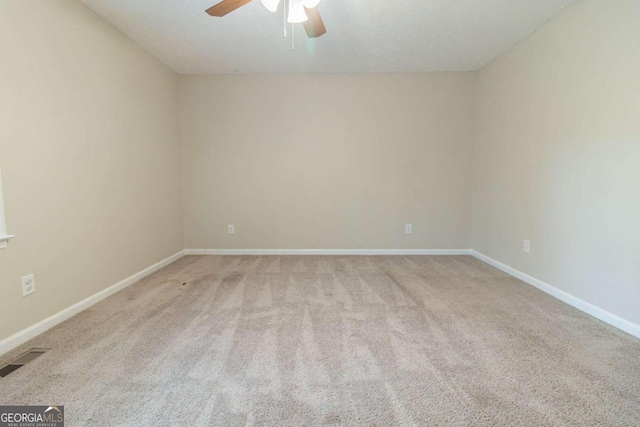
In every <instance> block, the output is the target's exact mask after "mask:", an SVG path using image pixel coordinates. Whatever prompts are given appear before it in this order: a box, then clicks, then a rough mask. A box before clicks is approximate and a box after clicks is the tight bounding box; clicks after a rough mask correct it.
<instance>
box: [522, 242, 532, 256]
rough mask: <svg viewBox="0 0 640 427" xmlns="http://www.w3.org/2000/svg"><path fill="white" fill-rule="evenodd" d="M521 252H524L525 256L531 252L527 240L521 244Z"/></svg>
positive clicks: (529, 243)
mask: <svg viewBox="0 0 640 427" xmlns="http://www.w3.org/2000/svg"><path fill="white" fill-rule="evenodd" d="M522 252H524V253H525V254H528V253H529V252H531V242H530V241H528V240H525V241H524V243H523V244H522Z"/></svg>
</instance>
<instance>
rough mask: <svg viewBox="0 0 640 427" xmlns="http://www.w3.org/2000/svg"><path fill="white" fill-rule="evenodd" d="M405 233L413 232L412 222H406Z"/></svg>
mask: <svg viewBox="0 0 640 427" xmlns="http://www.w3.org/2000/svg"><path fill="white" fill-rule="evenodd" d="M404 233H405V234H411V233H413V225H411V224H405V226H404Z"/></svg>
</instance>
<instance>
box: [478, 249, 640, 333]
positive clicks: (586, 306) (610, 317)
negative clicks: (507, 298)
mask: <svg viewBox="0 0 640 427" xmlns="http://www.w3.org/2000/svg"><path fill="white" fill-rule="evenodd" d="M471 255H472V256H474V257H475V258H477V259H479V260H480V261H483V262H486V263H487V264H489V265H491V266H493V267H495V268H497V269H498V270H502V271H504V272H505V273H507V274H509V275H511V276H513V277H515V278H516V279H520V280H522V281H523V282H525V283H528V284H529V285H532V286H535V287H536V288H538V289H540V290H541V291H543V292H545V293H547V294H549V295H551V296H553V297H555V298H557V299H559V300H560V301H563V302H565V303H567V304H569V305H570V306H572V307H575V308H577V309H578V310H580V311H583V312H585V313H587V314H589V315H591V316H593V317H595V318H596V319H600V320H602V321H603V322H605V323H608V324H610V325H611V326H614V327H616V328H618V329H620V330H622V331H624V332H626V333H628V334H631V335H633V336H634V337H637V338H640V325H637V324H635V323H633V322H630V321H628V320H625V319H623V318H621V317H619V316H616V315H615V314H613V313H610V312H608V311H606V310H604V309H602V308H600V307H596V306H595V305H593V304H591V303H588V302H586V301H584V300H581V299H580V298H578V297H575V296H573V295H571V294H569V293H567V292H565V291H562V290H560V289H558V288H556V287H554V286H551V285H550V284H548V283H545V282H543V281H542V280H538V279H536V278H535V277H531V276H529V275H528V274H525V273H523V272H521V271H519V270H516V269H515V268H513V267H509V266H508V265H506V264H503V263H501V262H500V261H496V260H495V259H493V258H491V257H488V256H486V255H484V254H482V253H480V252H478V251H475V250H471Z"/></svg>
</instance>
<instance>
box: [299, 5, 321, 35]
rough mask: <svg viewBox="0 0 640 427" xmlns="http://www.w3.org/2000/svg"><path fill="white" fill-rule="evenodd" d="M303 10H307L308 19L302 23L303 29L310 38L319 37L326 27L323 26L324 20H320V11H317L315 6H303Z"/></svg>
mask: <svg viewBox="0 0 640 427" xmlns="http://www.w3.org/2000/svg"><path fill="white" fill-rule="evenodd" d="M304 11H305V12H307V17H308V18H309V19H308V20H307V21H305V22H303V23H302V24H303V25H304V29H305V31H306V32H307V36H308V37H309V38H310V39H312V38H315V37H320V36H321V35H323V34H324V33H326V32H327V29H326V28H324V22H322V18H321V17H320V12H318V8H317V7H314V8H311V9H307V8H306V7H305V8H304Z"/></svg>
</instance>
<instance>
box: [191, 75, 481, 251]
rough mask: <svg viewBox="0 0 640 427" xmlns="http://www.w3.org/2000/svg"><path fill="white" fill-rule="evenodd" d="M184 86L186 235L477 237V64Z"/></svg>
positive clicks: (440, 243)
mask: <svg viewBox="0 0 640 427" xmlns="http://www.w3.org/2000/svg"><path fill="white" fill-rule="evenodd" d="M180 87H181V97H180V99H181V108H180V112H181V126H182V147H183V174H184V201H185V210H184V212H185V234H186V237H185V239H186V247H187V248H210V249H211V248H216V249H220V248H222V249H230V248H231V249H233V248H243V249H261V248H268V249H273V248H275V249H327V248H329V249H344V248H356V249H359V248H367V249H388V248H438V249H450V248H455V249H462V248H468V247H469V239H470V227H471V208H470V205H471V184H470V183H471V153H472V151H471V142H472V141H471V132H472V130H473V126H472V117H473V114H474V100H475V75H474V74H473V73H442V74H393V75H391V74H372V75H285V76H282V75H281V76H264V75H262V76H181V77H180ZM406 223H411V224H413V228H414V231H413V234H411V235H406V234H404V225H405V224H406ZM228 224H233V225H235V227H236V234H235V235H233V236H231V235H228V234H227V225H228Z"/></svg>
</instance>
